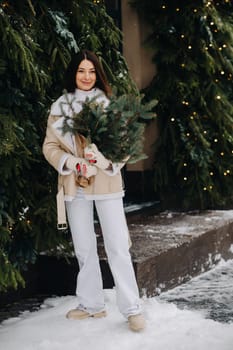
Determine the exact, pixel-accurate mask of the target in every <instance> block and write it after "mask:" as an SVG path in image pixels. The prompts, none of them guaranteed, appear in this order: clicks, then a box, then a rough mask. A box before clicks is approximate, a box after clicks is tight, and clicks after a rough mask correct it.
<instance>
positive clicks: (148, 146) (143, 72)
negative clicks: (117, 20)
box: [121, 0, 158, 171]
mask: <svg viewBox="0 0 233 350" xmlns="http://www.w3.org/2000/svg"><path fill="white" fill-rule="evenodd" d="M121 24H122V32H123V55H124V57H125V59H126V62H127V64H128V67H129V71H130V74H131V76H132V78H133V80H134V81H135V83H136V85H137V87H138V88H139V89H140V90H141V89H143V88H145V87H147V86H148V84H149V83H150V81H151V80H152V78H153V77H154V75H155V73H156V71H155V65H154V64H153V63H152V60H151V58H152V52H150V51H149V50H148V48H145V47H144V44H143V43H144V40H145V38H146V37H147V35H148V33H149V28H148V26H147V25H146V23H145V22H143V21H142V20H141V19H140V18H139V16H138V14H137V13H136V11H135V10H134V9H133V8H132V7H131V6H130V5H129V0H122V1H121ZM157 137H158V129H157V124H156V121H153V122H151V123H150V124H149V126H148V127H147V128H146V132H145V153H146V154H147V156H148V159H146V160H143V161H139V162H137V163H136V164H132V165H131V164H130V165H127V170H128V171H144V170H148V169H151V168H152V165H153V161H154V151H153V149H154V147H153V144H154V142H155V140H156V139H157Z"/></svg>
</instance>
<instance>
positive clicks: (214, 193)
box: [131, 0, 233, 208]
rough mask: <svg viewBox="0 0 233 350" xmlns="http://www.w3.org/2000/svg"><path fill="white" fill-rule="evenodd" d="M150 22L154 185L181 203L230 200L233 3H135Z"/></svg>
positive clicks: (215, 204)
mask: <svg viewBox="0 0 233 350" xmlns="http://www.w3.org/2000/svg"><path fill="white" fill-rule="evenodd" d="M131 3H133V6H135V7H136V8H137V10H138V12H139V13H143V14H144V16H145V20H146V22H147V23H149V25H150V27H151V34H150V35H149V36H148V38H147V40H146V42H145V45H148V46H149V47H151V48H153V49H154V52H155V54H154V57H153V62H154V63H155V64H156V66H157V74H156V76H155V77H154V78H153V80H152V81H151V84H150V85H149V86H148V88H147V89H146V91H144V92H145V94H146V96H147V97H148V98H153V97H154V96H156V98H158V100H159V103H158V105H157V108H156V112H157V115H158V118H157V120H158V126H159V139H158V140H157V143H156V161H155V177H154V183H155V189H156V190H157V191H158V193H159V194H160V197H161V199H162V201H163V200H165V199H166V195H167V193H168V194H169V195H171V194H176V195H177V199H178V200H179V203H180V206H181V207H182V208H216V207H221V206H223V205H226V204H227V203H228V205H231V203H232V194H233V192H232V188H233V177H232V174H233V162H232V157H233V137H232V135H233V103H232V102H233V89H232V86H233V85H232V77H233V34H232V33H233V11H232V10H233V5H232V2H230V1H223V0H222V1H218V2H216V1H213V0H209V1H191V0H189V1H173V2H170V1H162V0H159V1H149V0H147V1H138V0H134V1H131Z"/></svg>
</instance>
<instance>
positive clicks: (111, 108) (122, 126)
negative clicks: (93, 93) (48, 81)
mask: <svg viewBox="0 0 233 350" xmlns="http://www.w3.org/2000/svg"><path fill="white" fill-rule="evenodd" d="M66 96H67V103H68V105H69V106H70V109H71V110H72V102H73V101H69V100H68V95H66ZM142 97H143V96H137V95H130V94H125V95H121V96H120V97H117V96H116V95H113V96H111V97H110V101H109V104H108V106H107V107H105V106H104V105H103V104H98V103H96V102H95V99H96V98H93V99H91V100H88V99H87V100H86V101H85V102H83V103H82V111H81V112H79V113H75V112H74V111H73V113H72V116H71V117H69V116H66V115H63V117H65V118H64V132H66V131H70V132H72V133H73V134H82V135H83V136H85V137H86V138H87V140H88V141H89V143H95V144H96V145H97V147H98V148H99V150H100V151H101V152H102V153H103V154H104V155H105V157H106V158H108V159H110V160H111V161H113V162H122V161H124V160H125V159H128V157H129V160H128V163H135V162H137V161H138V160H140V159H144V158H146V155H145V154H144V153H143V146H144V131H145V120H151V119H152V118H154V117H155V114H154V113H153V112H152V109H153V107H154V106H155V105H156V104H157V101H156V100H154V101H151V102H150V103H146V104H143V103H142Z"/></svg>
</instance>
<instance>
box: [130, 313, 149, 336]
mask: <svg viewBox="0 0 233 350" xmlns="http://www.w3.org/2000/svg"><path fill="white" fill-rule="evenodd" d="M128 322H129V329H131V331H134V332H141V331H143V329H144V328H145V326H146V321H145V318H144V317H143V316H142V314H138V315H131V316H129V317H128Z"/></svg>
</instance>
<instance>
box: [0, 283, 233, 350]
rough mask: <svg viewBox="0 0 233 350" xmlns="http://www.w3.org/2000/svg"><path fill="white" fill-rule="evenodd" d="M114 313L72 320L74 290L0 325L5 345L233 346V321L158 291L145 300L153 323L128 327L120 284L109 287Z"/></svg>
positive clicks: (175, 349) (15, 349) (82, 348)
mask: <svg viewBox="0 0 233 350" xmlns="http://www.w3.org/2000/svg"><path fill="white" fill-rule="evenodd" d="M105 298H106V308H107V312H108V315H107V317H106V318H102V319H86V320H68V319H66V318H65V317H64V315H65V314H66V312H67V311H68V310H69V309H71V308H74V307H75V306H76V298H75V297H74V296H65V297H54V298H49V299H46V300H45V302H44V303H43V304H42V305H41V308H40V310H38V311H36V312H28V311H27V312H23V313H22V314H21V315H20V316H19V317H15V318H10V319H8V320H6V321H4V322H3V323H2V324H1V325H0V349H1V350H87V349H88V350H91V349H93V350H103V349H105V350H119V349H120V350H141V349H143V350H207V349H211V350H220V349H221V350H232V346H233V345H232V344H233V323H219V322H216V321H213V320H210V319H206V318H205V316H204V315H203V313H202V312H200V311H190V310H180V309H178V307H177V306H176V305H175V304H173V303H168V302H167V301H161V300H159V298H158V297H154V298H147V299H144V300H143V306H144V313H145V317H146V320H147V328H146V329H145V330H144V331H143V332H142V333H133V332H131V331H130V330H128V327H127V322H126V320H125V319H124V318H123V316H122V315H121V314H120V313H119V311H118V309H117V307H116V303H115V292H114V290H105Z"/></svg>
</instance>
